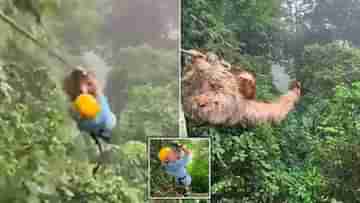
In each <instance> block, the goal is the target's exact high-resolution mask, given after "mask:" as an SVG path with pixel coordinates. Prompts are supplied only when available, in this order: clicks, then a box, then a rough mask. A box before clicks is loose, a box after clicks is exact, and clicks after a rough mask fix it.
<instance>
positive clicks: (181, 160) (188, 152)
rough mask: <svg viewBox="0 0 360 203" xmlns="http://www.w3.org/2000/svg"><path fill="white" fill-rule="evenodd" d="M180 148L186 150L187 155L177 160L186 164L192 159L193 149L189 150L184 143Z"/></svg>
mask: <svg viewBox="0 0 360 203" xmlns="http://www.w3.org/2000/svg"><path fill="white" fill-rule="evenodd" d="M180 148H181V150H182V151H184V153H185V156H184V157H183V158H182V159H180V160H178V161H177V162H179V164H181V165H183V166H186V165H187V164H188V163H189V162H190V161H191V159H192V152H191V150H189V149H188V148H186V147H185V146H184V145H180Z"/></svg>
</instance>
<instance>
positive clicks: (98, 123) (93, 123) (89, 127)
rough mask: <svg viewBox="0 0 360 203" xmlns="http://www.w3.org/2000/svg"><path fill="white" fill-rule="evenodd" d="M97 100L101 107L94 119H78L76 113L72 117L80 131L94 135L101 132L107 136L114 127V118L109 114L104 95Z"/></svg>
mask: <svg viewBox="0 0 360 203" xmlns="http://www.w3.org/2000/svg"><path fill="white" fill-rule="evenodd" d="M97 100H98V102H99V103H100V105H101V111H100V112H99V113H98V114H97V115H96V117H95V118H94V119H84V118H80V114H79V113H77V112H74V114H73V117H74V119H75V121H76V122H77V125H78V128H79V129H80V131H85V132H88V133H94V134H98V133H100V132H101V131H102V132H103V133H105V134H109V133H110V132H111V130H112V129H113V128H114V127H115V125H116V118H115V116H114V114H113V113H112V112H111V109H110V105H109V102H108V100H107V98H106V97H105V96H104V95H100V96H99V97H98V98H97Z"/></svg>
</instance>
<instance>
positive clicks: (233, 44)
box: [182, 0, 280, 55]
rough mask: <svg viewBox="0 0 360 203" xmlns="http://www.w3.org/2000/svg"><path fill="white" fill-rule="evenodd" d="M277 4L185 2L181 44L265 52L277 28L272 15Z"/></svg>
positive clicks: (248, 0) (245, 0)
mask: <svg viewBox="0 0 360 203" xmlns="http://www.w3.org/2000/svg"><path fill="white" fill-rule="evenodd" d="M279 4H280V1H278V0H271V1H253V0H242V1H230V0H222V1H206V0H196V1H184V2H183V4H182V8H183V11H182V15H183V16H184V17H183V18H182V28H183V29H182V39H183V42H182V46H183V47H184V48H186V49H190V48H208V49H210V50H213V51H216V52H220V53H222V52H225V51H226V50H228V49H231V50H233V51H237V52H238V51H242V52H244V53H249V54H253V55H262V54H264V55H266V54H268V53H270V52H271V50H272V47H271V46H269V45H270V44H271V43H270V42H271V41H272V40H273V39H272V38H273V36H272V35H273V34H274V33H275V31H276V30H277V29H278V28H277V27H276V26H275V25H276V24H274V21H273V18H274V17H275V16H278V15H279Z"/></svg>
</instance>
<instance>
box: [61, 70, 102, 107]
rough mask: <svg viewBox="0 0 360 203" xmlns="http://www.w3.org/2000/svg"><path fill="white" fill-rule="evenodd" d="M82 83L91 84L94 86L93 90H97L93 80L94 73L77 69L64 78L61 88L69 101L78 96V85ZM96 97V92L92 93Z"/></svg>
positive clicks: (95, 82)
mask: <svg viewBox="0 0 360 203" xmlns="http://www.w3.org/2000/svg"><path fill="white" fill-rule="evenodd" d="M82 81H87V82H91V83H92V84H93V85H95V87H96V88H95V89H96V90H98V87H97V81H96V79H95V73H94V72H92V71H89V70H85V69H84V68H82V67H77V68H76V69H75V70H73V71H72V72H71V73H70V74H69V75H68V76H66V77H65V79H64V83H63V88H64V91H65V93H66V94H67V95H68V96H69V99H70V100H72V101H73V100H75V99H76V97H77V96H79V95H80V93H81V92H80V83H81V82H82ZM94 94H95V95H94V96H96V94H97V92H94Z"/></svg>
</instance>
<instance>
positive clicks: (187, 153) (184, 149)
mask: <svg viewBox="0 0 360 203" xmlns="http://www.w3.org/2000/svg"><path fill="white" fill-rule="evenodd" d="M181 149H182V150H183V151H184V152H185V154H186V155H190V154H191V151H190V150H189V149H188V148H186V146H185V145H181Z"/></svg>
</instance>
